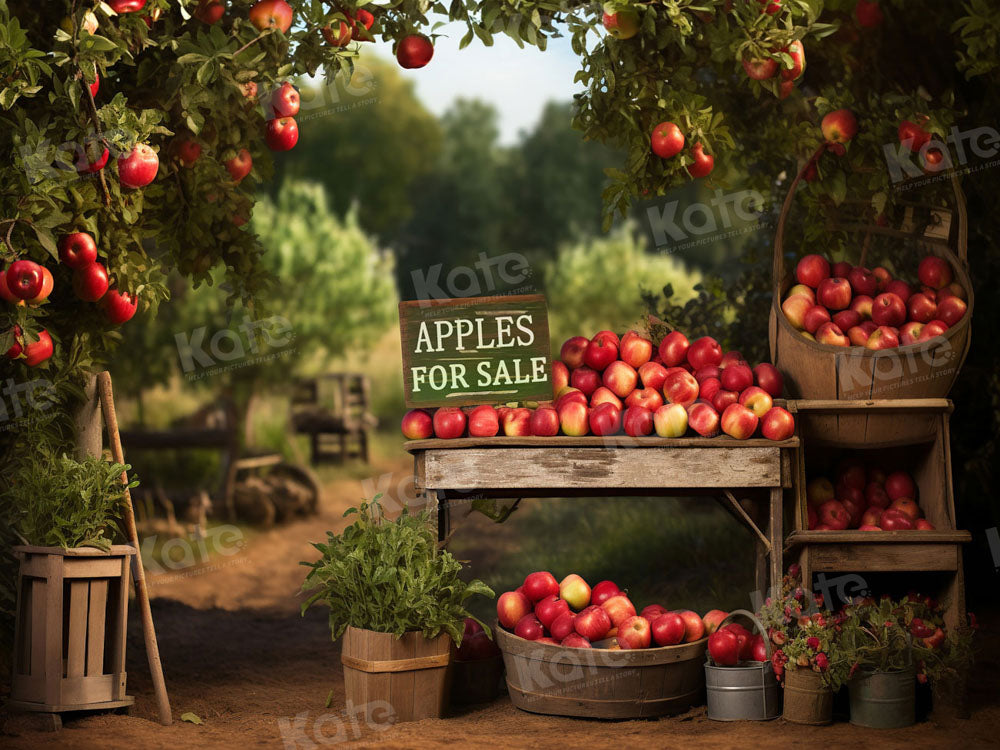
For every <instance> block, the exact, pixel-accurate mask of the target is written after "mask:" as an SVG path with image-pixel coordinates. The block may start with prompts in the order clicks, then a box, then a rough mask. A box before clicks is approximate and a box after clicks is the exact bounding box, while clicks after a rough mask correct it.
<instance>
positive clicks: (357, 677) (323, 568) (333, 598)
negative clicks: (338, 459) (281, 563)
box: [302, 496, 494, 724]
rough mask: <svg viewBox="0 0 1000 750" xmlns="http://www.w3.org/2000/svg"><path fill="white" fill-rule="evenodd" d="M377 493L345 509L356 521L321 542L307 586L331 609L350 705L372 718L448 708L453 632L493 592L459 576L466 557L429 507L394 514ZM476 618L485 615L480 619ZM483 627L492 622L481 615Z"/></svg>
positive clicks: (457, 636) (314, 599)
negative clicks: (475, 599)
mask: <svg viewBox="0 0 1000 750" xmlns="http://www.w3.org/2000/svg"><path fill="white" fill-rule="evenodd" d="M378 500H379V496H376V497H375V499H374V500H372V502H370V503H362V504H361V506H360V508H351V509H349V510H348V511H347V513H346V514H345V515H356V516H357V518H356V520H355V522H354V523H353V524H352V525H350V526H348V527H347V528H346V529H344V531H343V533H341V534H334V533H333V532H329V533H328V534H327V541H326V543H325V544H315V545H314V546H315V547H316V549H318V550H319V552H320V555H321V557H320V559H319V560H317V561H316V562H314V563H303V564H304V565H307V566H308V567H310V568H311V570H310V571H309V573H308V575H307V576H306V580H305V583H304V584H303V586H302V588H303V591H306V592H312V593H311V596H310V597H309V598H308V599H307V600H306V601H305V602H304V603H303V605H302V612H303V614H305V612H306V610H307V609H309V608H310V607H311V606H313V605H314V604H323V605H325V606H326V607H328V608H329V610H330V615H329V621H330V632H331V635H332V637H333V639H334V640H336V639H337V638H340V637H341V636H343V637H344V641H343V644H342V647H341V662H342V663H343V665H344V686H345V690H346V693H347V703H348V707H349V709H350V710H353V711H357V712H359V713H360V712H364V718H365V720H366V721H367V722H369V723H370V724H386V723H394V722H400V721H411V720H417V719H424V718H440V716H441V715H442V714H443V712H444V709H445V707H446V706H447V703H448V674H449V673H448V664H449V661H450V656H451V654H450V651H451V642H454V643H455V645H456V646H458V645H460V644H461V642H462V634H463V630H464V627H465V619H466V618H468V617H472V615H471V614H470V613H469V612H468V610H466V601H467V600H468V599H469V597H471V596H474V595H477V594H480V595H483V596H490V597H492V596H494V593H493V591H492V590H491V589H490V588H489V587H488V586H487V585H486V584H484V583H483V582H482V581H479V580H473V581H471V582H468V583H466V582H465V581H463V580H462V579H461V578H460V577H459V573H460V572H461V571H462V563H461V562H459V561H458V560H456V559H455V558H454V557H453V556H452V555H451V553H450V552H447V551H446V550H443V549H441V548H440V547H439V545H438V541H437V538H436V534H435V532H434V526H433V525H432V524H431V519H430V516H429V514H428V513H427V512H426V511H424V512H421V513H417V514H411V513H410V512H409V511H408V510H407V509H404V510H403V512H402V513H401V514H400V515H399V516H398V517H396V518H394V519H390V518H388V517H387V516H386V514H385V510H384V509H383V507H382V505H381V504H380V503H379V502H378ZM476 622H479V621H478V620H476ZM479 624H480V625H482V627H483V628H484V629H486V630H487V632H489V631H488V628H486V626H485V625H483V624H482V623H481V622H480V623H479Z"/></svg>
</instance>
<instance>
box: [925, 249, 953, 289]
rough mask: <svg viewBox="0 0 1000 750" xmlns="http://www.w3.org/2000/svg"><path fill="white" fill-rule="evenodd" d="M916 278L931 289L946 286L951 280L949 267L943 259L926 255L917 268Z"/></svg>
mask: <svg viewBox="0 0 1000 750" xmlns="http://www.w3.org/2000/svg"><path fill="white" fill-rule="evenodd" d="M917 278H918V279H920V283H921V284H926V285H927V286H929V287H931V288H932V289H940V288H941V287H945V286H948V284H950V283H951V280H952V273H951V265H950V264H949V263H948V261H946V260H945V259H944V258H939V257H938V256H936V255H928V256H926V257H925V258H924V259H923V260H921V261H920V265H919V266H917Z"/></svg>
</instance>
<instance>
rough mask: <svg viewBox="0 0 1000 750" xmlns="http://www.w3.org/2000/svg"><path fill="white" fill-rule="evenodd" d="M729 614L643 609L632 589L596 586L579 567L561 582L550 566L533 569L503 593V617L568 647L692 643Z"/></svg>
mask: <svg viewBox="0 0 1000 750" xmlns="http://www.w3.org/2000/svg"><path fill="white" fill-rule="evenodd" d="M725 618H726V613H725V612H723V611H721V610H718V609H713V610H712V611H710V612H708V613H707V614H706V615H705V616H704V617H702V616H701V615H699V614H697V613H696V612H692V611H691V610H689V609H681V610H675V611H670V610H668V609H667V608H666V607H664V606H662V605H660V604H650V605H649V606H648V607H645V608H644V609H643V610H642V611H641V612H639V613H638V614H637V613H636V608H635V605H634V604H633V603H632V600H631V599H629V597H628V594H627V593H625V592H624V591H622V590H621V589H619V588H618V586H617V585H616V584H615V583H612V582H611V581H601V582H600V583H598V584H596V585H595V586H594V587H593V588H591V587H590V586H589V585H588V584H587V582H586V581H585V580H584V579H583V578H582V577H581V576H579V575H577V574H576V573H571V574H569V575H568V576H566V577H565V578H563V580H562V581H561V582H558V581H556V579H555V576H553V575H552V574H551V573H549V572H547V571H538V572H535V573H530V574H529V575H528V576H527V577H526V578H525V579H524V583H523V584H522V585H521V586H518V587H517V588H516V589H515V590H514V591H507V592H504V593H503V594H501V595H500V598H499V599H497V619H498V620H499V622H500V625H501V626H502V627H504V628H506V629H507V630H510V631H513V633H514V635H516V636H518V637H519V638H524V639H525V640H529V641H537V642H538V643H547V644H549V645H553V646H565V647H567V648H604V649H611V650H623V649H624V650H628V649H637V648H649V647H651V646H675V645H677V644H679V643H690V642H692V641H697V640H700V639H701V638H704V637H705V634H706V633H712V632H714V631H715V629H716V628H717V627H718V626H719V623H721V622H722V621H723V620H724V619H725Z"/></svg>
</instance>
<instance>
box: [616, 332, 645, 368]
mask: <svg viewBox="0 0 1000 750" xmlns="http://www.w3.org/2000/svg"><path fill="white" fill-rule="evenodd" d="M619 356H621V358H622V361H623V362H625V363H627V364H629V365H631V366H632V367H634V368H637V369H638V368H639V367H642V366H643V365H644V364H646V363H647V362H649V360H650V358H651V357H652V356H653V342H652V341H650V340H649V339H647V338H646V337H644V336H641V335H639V334H638V333H636V332H635V331H629V332H628V333H626V334H625V335H624V336H622V343H621V348H620V349H619Z"/></svg>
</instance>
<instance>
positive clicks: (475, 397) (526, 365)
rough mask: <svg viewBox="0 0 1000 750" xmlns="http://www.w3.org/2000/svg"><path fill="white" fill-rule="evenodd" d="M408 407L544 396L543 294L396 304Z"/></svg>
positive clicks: (547, 395)
mask: <svg viewBox="0 0 1000 750" xmlns="http://www.w3.org/2000/svg"><path fill="white" fill-rule="evenodd" d="M399 328H400V337H401V339H402V346H403V385H404V389H405V395H406V405H407V406H408V407H419V406H466V405H471V404H481V403H496V402H498V401H535V400H537V401H541V400H544V399H549V398H551V397H552V386H551V384H550V379H549V378H550V376H549V373H550V371H551V367H550V364H549V351H550V349H549V322H548V312H547V309H546V305H545V297H544V296H542V295H540V294H528V295H520V296H510V297H466V298H462V299H450V300H439V299H430V300H416V301H411V302H400V303H399Z"/></svg>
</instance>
